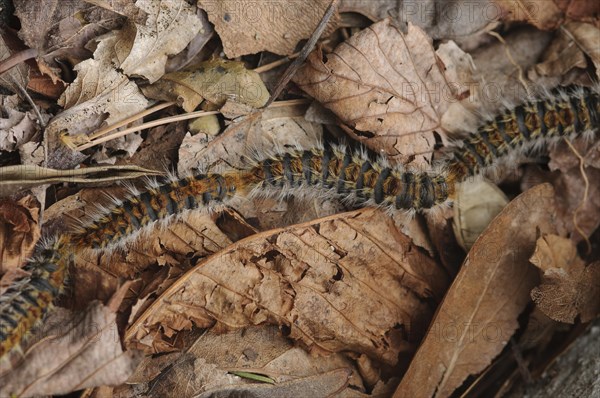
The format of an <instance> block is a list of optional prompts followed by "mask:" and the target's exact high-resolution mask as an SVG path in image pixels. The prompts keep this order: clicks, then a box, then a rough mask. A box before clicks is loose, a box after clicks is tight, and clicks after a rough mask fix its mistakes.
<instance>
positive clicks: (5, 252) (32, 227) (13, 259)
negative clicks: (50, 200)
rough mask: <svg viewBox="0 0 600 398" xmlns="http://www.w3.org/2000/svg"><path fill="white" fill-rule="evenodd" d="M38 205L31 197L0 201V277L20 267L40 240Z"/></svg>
mask: <svg viewBox="0 0 600 398" xmlns="http://www.w3.org/2000/svg"><path fill="white" fill-rule="evenodd" d="M39 211H40V205H39V203H37V201H36V200H35V199H34V197H33V196H26V197H24V198H21V199H20V200H19V201H17V202H14V201H12V200H10V199H7V200H0V275H2V274H4V273H6V272H7V271H9V270H11V269H14V268H17V267H20V266H21V265H22V264H23V262H24V261H25V259H26V258H27V257H29V256H30V255H31V253H33V248H34V246H35V242H37V241H38V239H39V238H40V235H41V233H40V226H39V224H38V222H39Z"/></svg>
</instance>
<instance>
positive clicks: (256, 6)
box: [198, 0, 338, 58]
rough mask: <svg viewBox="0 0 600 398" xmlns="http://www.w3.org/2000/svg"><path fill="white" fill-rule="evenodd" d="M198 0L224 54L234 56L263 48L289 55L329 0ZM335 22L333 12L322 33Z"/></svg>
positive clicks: (321, 15) (335, 16) (315, 21)
mask: <svg viewBox="0 0 600 398" xmlns="http://www.w3.org/2000/svg"><path fill="white" fill-rule="evenodd" d="M198 3H199V5H200V6H201V7H202V9H204V10H205V11H206V13H207V14H208V19H209V20H210V22H212V23H213V24H214V25H215V30H216V31H217V33H218V34H219V36H220V37H221V41H222V42H223V51H224V52H225V55H226V56H227V57H228V58H237V57H239V56H242V55H246V54H255V53H258V52H260V51H263V50H267V51H270V52H272V53H275V54H279V55H290V54H292V53H293V52H294V49H295V48H296V45H297V44H298V42H299V41H300V40H302V39H308V38H309V37H310V35H311V34H312V33H313V32H314V30H315V28H316V27H317V25H318V24H319V22H320V21H321V18H322V17H323V15H324V14H325V10H327V7H329V4H330V3H331V0H314V1H291V2H290V1H288V0H274V1H250V2H245V1H238V0H220V1H214V0H200V1H199V2H198ZM337 21H338V17H337V14H336V15H334V17H332V18H331V20H330V21H329V24H328V26H327V29H326V31H325V32H324V35H328V34H329V33H331V32H332V31H333V29H334V28H335V26H336V24H337Z"/></svg>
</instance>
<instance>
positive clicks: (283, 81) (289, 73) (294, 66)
mask: <svg viewBox="0 0 600 398" xmlns="http://www.w3.org/2000/svg"><path fill="white" fill-rule="evenodd" d="M338 3H339V0H331V4H330V5H329V7H328V8H327V11H325V15H323V18H321V22H319V25H318V26H317V28H316V29H315V31H314V32H313V34H312V35H311V36H310V39H308V41H307V42H306V44H305V45H304V47H302V50H301V51H300V55H299V56H298V58H296V59H295V60H294V62H292V63H291V65H290V66H288V68H287V69H286V71H285V72H284V73H283V75H282V76H281V78H280V79H279V81H278V82H277V86H275V90H274V91H273V94H271V97H270V98H269V100H268V101H267V103H266V104H265V106H263V108H266V107H268V106H269V105H271V104H272V103H273V101H275V100H276V99H277V98H278V97H279V95H280V94H281V92H282V91H283V89H284V87H285V86H286V85H287V84H288V83H289V81H290V80H291V79H292V77H293V76H294V75H295V74H296V72H297V71H298V69H299V68H300V66H301V65H302V64H303V63H304V61H306V58H307V57H308V54H310V53H311V51H312V50H313V49H314V48H315V45H316V44H317V40H319V38H320V37H321V35H322V34H323V32H324V31H325V28H326V27H327V23H328V22H329V20H330V19H331V17H332V16H333V14H334V13H335V10H336V8H337V5H338Z"/></svg>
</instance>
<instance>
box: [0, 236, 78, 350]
mask: <svg viewBox="0 0 600 398" xmlns="http://www.w3.org/2000/svg"><path fill="white" fill-rule="evenodd" d="M68 250H69V249H68V245H67V239H66V237H65V236H61V237H58V238H57V239H55V240H53V241H49V242H46V243H45V244H43V245H41V250H39V253H38V254H37V255H36V256H35V257H33V258H32V259H31V260H30V261H29V262H28V263H27V264H26V265H25V266H24V267H23V270H24V271H27V272H28V273H29V275H28V276H27V277H25V278H21V279H18V280H17V281H15V282H13V284H12V285H11V286H9V288H8V289H7V290H6V292H4V294H3V295H2V297H0V322H1V323H0V358H2V356H4V354H6V353H7V352H9V351H10V350H11V349H12V348H14V347H18V346H19V345H20V343H21V341H23V340H24V339H25V338H26V337H27V335H28V333H29V331H30V330H31V328H32V327H33V326H34V325H35V324H36V323H38V322H39V321H40V320H41V319H42V318H43V317H44V315H45V314H46V313H47V312H48V311H49V310H50V308H51V307H52V304H53V301H54V299H55V298H56V297H58V296H59V295H60V294H61V293H62V291H63V288H64V285H65V280H66V278H67V272H68V265H69V264H68V263H69V261H70V257H71V256H70V252H69V251H68Z"/></svg>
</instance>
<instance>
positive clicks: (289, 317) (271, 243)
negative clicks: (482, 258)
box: [128, 209, 448, 364]
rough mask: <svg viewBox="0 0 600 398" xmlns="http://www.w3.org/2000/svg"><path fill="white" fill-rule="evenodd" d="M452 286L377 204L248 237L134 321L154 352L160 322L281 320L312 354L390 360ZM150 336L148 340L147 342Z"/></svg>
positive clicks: (137, 336)
mask: <svg viewBox="0 0 600 398" xmlns="http://www.w3.org/2000/svg"><path fill="white" fill-rule="evenodd" d="M447 283H448V277H447V275H446V274H445V272H444V271H443V270H442V269H440V268H439V267H437V266H436V264H435V262H434V261H433V260H432V259H431V258H430V257H428V256H427V255H425V254H424V253H423V252H422V251H421V250H419V249H418V248H416V247H414V246H413V245H412V243H411V242H410V239H409V238H408V237H406V236H405V235H403V234H402V233H400V232H399V230H398V229H397V227H396V226H395V225H394V224H393V222H392V221H391V220H390V219H389V218H388V217H387V216H386V215H385V214H384V213H382V212H381V211H378V210H373V209H371V210H364V211H357V212H352V213H346V214H341V215H335V216H331V217H327V218H323V219H320V220H316V221H313V222H310V223H306V224H300V225H297V226H295V227H289V228H285V229H280V230H274V231H269V232H265V233H261V234H257V235H254V236H252V237H250V238H247V239H244V240H242V241H240V242H238V243H237V244H235V245H232V246H230V247H229V248H227V249H226V250H224V251H222V252H220V253H218V254H216V255H214V256H212V257H210V258H209V259H208V260H207V261H205V262H202V263H200V264H199V265H198V266H196V267H195V268H194V269H193V270H191V271H190V272H188V273H187V274H185V275H184V276H183V277H181V278H180V279H179V280H178V281H177V283H175V284H174V285H173V286H171V287H170V288H169V289H168V290H167V291H166V292H164V293H163V294H162V296H161V297H160V298H159V299H157V301H156V302H155V303H154V304H153V305H152V306H151V307H149V308H148V309H147V310H146V312H145V313H144V314H143V315H142V316H141V317H140V318H139V319H138V320H137V321H136V323H135V324H133V325H132V326H131V327H130V329H129V331H128V336H129V341H130V342H135V343H136V344H137V345H141V346H145V347H146V348H147V349H149V350H150V351H153V350H154V349H153V347H154V346H156V343H157V342H159V341H160V339H161V338H162V337H161V336H160V333H159V330H160V329H163V330H165V329H174V330H179V329H181V328H182V327H186V328H189V327H191V325H192V322H193V323H194V324H195V325H196V326H198V327H214V328H216V330H234V329H238V328H244V327H247V326H251V325H261V324H272V325H280V326H283V327H285V328H287V329H288V330H289V337H290V338H293V339H295V340H298V341H300V342H301V343H303V344H304V345H305V346H307V347H308V348H309V349H310V350H311V351H313V352H328V353H330V352H340V351H354V352H359V353H365V354H367V355H369V356H370V357H372V358H374V359H376V360H378V361H383V362H385V363H388V364H395V363H396V362H397V361H398V357H399V355H400V354H405V355H407V354H409V352H410V351H411V350H413V349H414V348H415V347H414V345H413V344H414V341H413V339H415V338H418V335H419V332H418V328H419V326H424V325H427V324H428V322H429V319H430V317H431V316H432V313H433V310H434V308H432V306H430V305H429V304H427V302H428V301H429V300H428V299H430V298H431V299H434V300H438V299H440V298H441V296H442V295H443V293H444V290H445V288H446V286H447ZM153 340H154V341H153Z"/></svg>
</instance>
